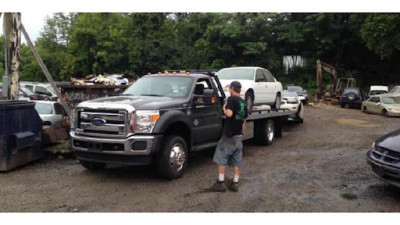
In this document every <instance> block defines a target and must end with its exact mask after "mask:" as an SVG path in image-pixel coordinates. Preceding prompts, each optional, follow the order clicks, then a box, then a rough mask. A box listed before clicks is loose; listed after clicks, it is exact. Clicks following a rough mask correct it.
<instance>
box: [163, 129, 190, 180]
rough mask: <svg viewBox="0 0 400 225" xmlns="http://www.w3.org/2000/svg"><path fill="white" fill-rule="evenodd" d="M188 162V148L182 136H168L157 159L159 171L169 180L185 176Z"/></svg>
mask: <svg viewBox="0 0 400 225" xmlns="http://www.w3.org/2000/svg"><path fill="white" fill-rule="evenodd" d="M187 161H188V148H187V144H186V142H185V140H184V139H183V138H182V137H180V136H175V135H173V136H166V137H165V138H164V140H163V142H162V144H161V149H160V153H159V155H158V157H157V170H158V172H159V173H160V174H161V175H162V176H163V177H164V178H167V179H171V180H172V179H176V178H180V177H182V176H183V173H184V172H185V169H186V166H187Z"/></svg>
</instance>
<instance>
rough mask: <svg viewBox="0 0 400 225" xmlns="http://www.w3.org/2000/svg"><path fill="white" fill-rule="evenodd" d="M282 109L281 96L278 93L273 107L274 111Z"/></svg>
mask: <svg viewBox="0 0 400 225" xmlns="http://www.w3.org/2000/svg"><path fill="white" fill-rule="evenodd" d="M280 108H281V95H280V94H279V93H278V94H277V95H276V98H275V103H274V105H272V109H280Z"/></svg>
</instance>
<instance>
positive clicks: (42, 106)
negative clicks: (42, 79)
mask: <svg viewBox="0 0 400 225" xmlns="http://www.w3.org/2000/svg"><path fill="white" fill-rule="evenodd" d="M35 109H36V111H37V112H38V113H39V114H51V113H52V112H53V110H52V107H51V104H48V103H42V102H36V104H35Z"/></svg>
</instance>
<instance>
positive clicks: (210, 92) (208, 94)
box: [203, 89, 214, 97]
mask: <svg viewBox="0 0 400 225" xmlns="http://www.w3.org/2000/svg"><path fill="white" fill-rule="evenodd" d="M203 94H204V96H205V97H214V90H213V89H204V93H203Z"/></svg>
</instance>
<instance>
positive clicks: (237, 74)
mask: <svg viewBox="0 0 400 225" xmlns="http://www.w3.org/2000/svg"><path fill="white" fill-rule="evenodd" d="M254 71H255V69H251V68H243V69H240V68H238V69H223V70H220V71H218V73H217V76H218V78H219V79H220V80H254Z"/></svg>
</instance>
